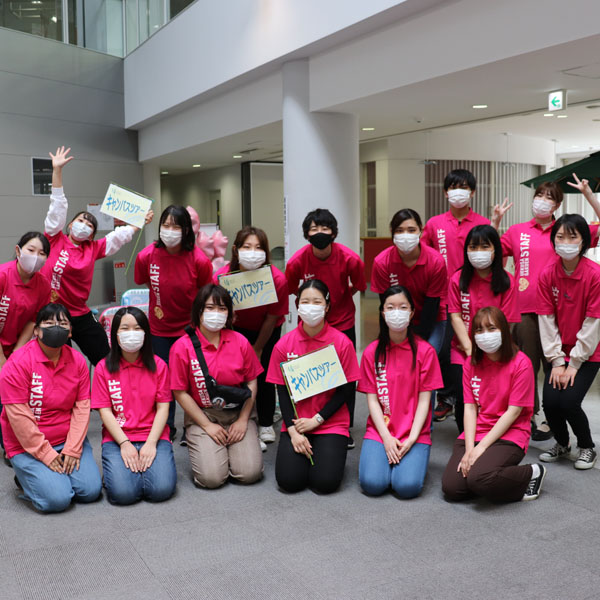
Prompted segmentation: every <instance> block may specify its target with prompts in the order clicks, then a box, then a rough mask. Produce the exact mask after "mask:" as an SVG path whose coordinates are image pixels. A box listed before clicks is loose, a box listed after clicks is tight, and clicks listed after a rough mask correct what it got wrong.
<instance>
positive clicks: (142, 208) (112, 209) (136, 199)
mask: <svg viewBox="0 0 600 600" xmlns="http://www.w3.org/2000/svg"><path fill="white" fill-rule="evenodd" d="M151 206H152V200H151V199H150V198H148V197H146V196H142V195H141V194H138V193H136V192H132V191H131V190H128V189H125V188H123V187H120V186H118V185H117V184H116V183H111V184H110V185H109V186H108V190H107V192H106V196H104V202H103V203H102V206H101V207H100V212H102V213H104V214H105V215H109V216H111V217H114V218H115V219H120V220H121V221H125V223H128V224H129V225H133V226H134V227H139V228H140V229H141V228H142V227H143V226H144V219H145V218H146V214H147V212H148V211H149V210H150V207H151Z"/></svg>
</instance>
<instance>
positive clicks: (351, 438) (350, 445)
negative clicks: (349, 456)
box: [348, 435, 356, 450]
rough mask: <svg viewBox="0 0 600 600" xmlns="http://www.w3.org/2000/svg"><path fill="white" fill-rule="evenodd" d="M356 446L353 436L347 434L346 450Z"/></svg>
mask: <svg viewBox="0 0 600 600" xmlns="http://www.w3.org/2000/svg"><path fill="white" fill-rule="evenodd" d="M355 446H356V442H355V441H354V438H353V437H352V436H351V435H349V436H348V450H352V448H354V447H355Z"/></svg>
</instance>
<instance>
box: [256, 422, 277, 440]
mask: <svg viewBox="0 0 600 600" xmlns="http://www.w3.org/2000/svg"><path fill="white" fill-rule="evenodd" d="M258 439H259V440H260V441H261V442H264V443H265V444H271V443H273V442H274V441H275V440H276V439H277V436H276V435H275V430H274V429H273V427H272V426H270V427H259V428H258Z"/></svg>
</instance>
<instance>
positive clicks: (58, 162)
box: [48, 146, 75, 169]
mask: <svg viewBox="0 0 600 600" xmlns="http://www.w3.org/2000/svg"><path fill="white" fill-rule="evenodd" d="M69 152H71V148H67V149H66V150H65V147H64V146H59V147H58V148H57V149H56V154H52V152H48V154H49V155H50V157H51V158H52V168H53V169H62V168H63V167H64V166H65V165H66V164H67V163H68V162H71V161H72V160H73V159H74V158H75V157H74V156H68V154H69Z"/></svg>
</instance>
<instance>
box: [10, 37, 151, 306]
mask: <svg viewBox="0 0 600 600" xmlns="http://www.w3.org/2000/svg"><path fill="white" fill-rule="evenodd" d="M0 89H1V90H2V103H1V104H0V111H1V112H0V180H1V181H2V187H1V189H0V202H1V203H2V206H3V211H2V219H1V220H0V261H2V262H4V261H6V260H9V259H10V258H11V257H12V256H13V248H14V246H15V244H16V242H17V240H18V238H19V237H20V236H21V235H22V234H23V233H25V232H26V231H29V230H42V229H43V227H44V217H45V214H46V211H47V209H48V198H47V197H43V196H33V192H32V174H31V157H40V158H43V157H47V156H48V152H49V151H54V150H56V147H57V146H58V145H63V144H64V145H66V146H71V148H72V154H73V155H74V156H75V158H76V160H74V161H72V162H71V163H70V164H69V165H67V167H66V168H65V171H64V186H65V193H66V195H67V198H68V199H69V213H68V217H69V218H70V217H71V216H73V215H74V214H75V213H76V212H78V211H80V210H84V209H85V208H86V207H87V204H88V203H95V202H96V203H99V202H101V201H102V200H103V198H104V195H105V193H106V189H107V187H108V185H109V183H110V182H111V181H115V182H117V183H120V184H122V185H124V186H127V187H129V188H131V189H134V190H141V189H142V177H141V174H142V169H141V166H140V165H139V164H138V163H137V135H136V134H135V132H127V131H125V130H124V129H123V66H122V61H121V60H120V59H117V58H114V57H111V56H106V55H103V54H100V53H97V52H92V51H89V50H84V49H81V48H77V47H75V46H70V45H67V44H63V43H60V42H55V41H52V40H47V39H44V38H39V37H36V36H32V35H27V34H22V33H19V32H15V31H10V30H6V29H2V31H1V34H0ZM133 244H134V243H133V242H132V243H131V244H129V245H128V246H126V247H125V248H124V249H123V250H121V251H120V252H119V253H118V254H117V255H116V257H114V258H118V259H128V258H129V256H130V254H131V251H132V249H133ZM110 265H112V258H111V259H107V260H104V261H98V262H97V263H96V270H95V274H94V283H93V286H92V293H91V295H90V305H94V304H100V303H104V302H107V301H109V300H110V297H109V294H110V292H111V291H112V273H111V272H110ZM107 269H108V271H107ZM129 281H130V284H131V285H132V284H133V269H132V270H131V272H130V276H129Z"/></svg>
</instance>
